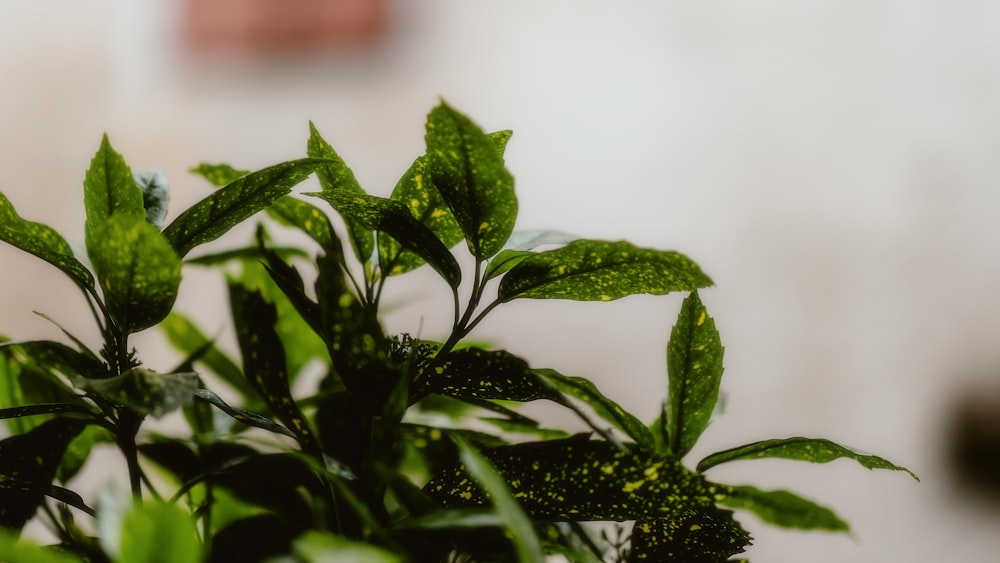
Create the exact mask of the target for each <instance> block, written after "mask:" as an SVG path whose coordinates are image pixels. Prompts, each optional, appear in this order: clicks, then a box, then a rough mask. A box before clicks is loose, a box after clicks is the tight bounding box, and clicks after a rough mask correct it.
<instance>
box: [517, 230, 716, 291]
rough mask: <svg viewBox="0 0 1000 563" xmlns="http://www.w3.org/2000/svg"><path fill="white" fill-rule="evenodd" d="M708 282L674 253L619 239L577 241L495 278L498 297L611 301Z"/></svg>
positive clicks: (541, 253)
mask: <svg viewBox="0 0 1000 563" xmlns="http://www.w3.org/2000/svg"><path fill="white" fill-rule="evenodd" d="M711 284H712V280H711V279H709V277H708V276H706V275H705V274H704V273H703V272H702V271H701V268H699V267H698V265H697V264H695V263H694V262H692V261H691V260H690V259H689V258H687V257H686V256H684V255H683V254H680V253H679V252H672V251H664V250H651V249H647V248H639V247H637V246H635V245H633V244H631V243H628V242H624V241H619V242H607V241H598V240H578V241H574V242H571V243H569V244H567V245H566V246H564V247H562V248H557V249H555V250H549V251H546V252H539V253H537V254H534V255H533V256H529V257H527V258H525V259H524V260H522V261H521V262H520V263H518V264H517V265H516V266H514V267H513V268H511V270H510V271H509V272H507V275H505V276H504V277H503V279H502V280H500V288H499V297H500V299H501V300H502V301H510V300H512V299H517V298H525V297H530V298H535V299H573V300H577V301H611V300H613V299H620V298H622V297H626V296H628V295H635V294H640V293H648V294H653V295H663V294H666V293H670V292H673V291H691V290H695V289H698V288H701V287H706V286H709V285H711Z"/></svg>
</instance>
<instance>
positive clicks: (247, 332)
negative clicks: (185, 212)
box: [229, 283, 320, 453]
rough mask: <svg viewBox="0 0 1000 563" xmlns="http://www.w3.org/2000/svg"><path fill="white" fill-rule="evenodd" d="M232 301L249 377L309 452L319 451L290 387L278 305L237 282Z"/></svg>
mask: <svg viewBox="0 0 1000 563" xmlns="http://www.w3.org/2000/svg"><path fill="white" fill-rule="evenodd" d="M229 303H230V307H231V309H232V313H233V325H234V326H235V327H236V337H237V340H238V341H239V346H240V353H241V354H242V356H243V372H244V374H245V376H246V378H247V381H249V382H250V385H251V386H253V388H254V390H256V391H257V393H258V394H260V396H261V398H262V399H264V402H265V403H267V406H268V407H270V409H271V412H273V413H274V415H275V416H276V417H277V418H278V420H280V421H281V422H282V423H283V424H284V425H285V426H287V427H288V428H289V430H291V431H292V432H294V433H295V437H296V438H297V439H298V440H299V443H301V444H302V447H303V449H304V450H305V451H306V452H310V453H317V452H319V451H320V448H319V443H318V442H317V441H316V435H315V432H313V430H312V428H311V427H310V426H309V423H308V422H307V421H306V417H305V415H304V414H302V411H301V410H299V407H298V404H297V403H296V402H295V399H294V398H293V397H292V394H291V390H290V389H289V387H288V373H287V367H286V366H287V363H286V359H285V352H284V346H283V345H282V343H281V339H280V338H279V337H278V333H277V332H276V331H275V328H274V327H275V323H276V322H277V320H278V317H277V310H276V309H275V306H274V305H273V304H271V303H268V302H267V301H265V300H264V298H263V296H261V294H260V293H259V292H257V291H250V290H247V289H246V288H244V287H243V286H241V285H239V284H237V283H230V284H229Z"/></svg>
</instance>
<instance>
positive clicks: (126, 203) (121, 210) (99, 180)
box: [83, 135, 146, 277]
mask: <svg viewBox="0 0 1000 563" xmlns="http://www.w3.org/2000/svg"><path fill="white" fill-rule="evenodd" d="M83 203H84V207H85V209H86V211H87V221H86V223H85V225H84V228H85V234H86V237H85V238H86V243H87V253H88V254H89V255H90V258H91V260H94V261H95V262H96V260H95V253H96V252H97V251H99V250H101V247H102V246H104V244H106V242H107V240H106V239H105V229H104V227H105V225H106V224H107V223H108V221H109V220H110V219H111V217H112V216H113V215H123V216H127V217H130V218H138V219H142V220H143V221H144V222H145V220H146V210H145V208H144V207H143V204H142V190H141V189H140V188H139V186H138V185H136V183H135V177H133V176H132V170H130V169H129V167H128V164H126V163H125V159H124V158H123V157H122V155H120V154H118V153H117V152H116V151H115V149H114V148H112V147H111V143H110V142H109V141H108V136H107V135H104V137H103V138H102V139H101V146H100V148H99V149H98V150H97V154H95V155H94V158H93V160H91V161H90V168H88V169H87V173H86V175H85V176H84V179H83ZM98 277H100V274H98Z"/></svg>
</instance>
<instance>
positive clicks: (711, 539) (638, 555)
mask: <svg viewBox="0 0 1000 563" xmlns="http://www.w3.org/2000/svg"><path fill="white" fill-rule="evenodd" d="M748 545H750V534H748V533H747V531H746V530H744V529H743V527H742V526H740V524H739V522H737V521H736V520H734V519H733V513H732V511H729V510H721V509H719V508H716V507H714V506H710V507H705V508H700V509H689V510H680V511H678V512H677V514H674V515H672V516H670V517H669V518H656V519H642V520H637V521H636V523H635V526H634V527H633V528H632V541H631V543H630V546H629V547H630V549H629V555H628V559H627V560H626V561H627V563H636V562H649V563H654V562H660V561H685V562H691V563H724V562H727V561H730V559H729V558H730V557H731V556H733V555H735V554H737V553H742V552H743V551H745V548H746V546H748Z"/></svg>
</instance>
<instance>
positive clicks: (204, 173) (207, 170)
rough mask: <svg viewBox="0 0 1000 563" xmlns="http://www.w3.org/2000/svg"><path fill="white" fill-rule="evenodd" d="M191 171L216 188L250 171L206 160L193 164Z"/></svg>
mask: <svg viewBox="0 0 1000 563" xmlns="http://www.w3.org/2000/svg"><path fill="white" fill-rule="evenodd" d="M191 172H193V173H195V174H197V175H199V176H201V177H202V178H204V179H206V180H208V183H210V184H212V185H213V186H215V187H217V188H221V187H222V186H225V185H226V184H228V183H230V182H233V181H235V180H236V179H237V178H240V177H241V176H246V175H247V174H249V173H250V171H249V170H239V169H237V168H233V167H232V166H230V165H228V164H210V163H207V162H203V163H201V164H199V165H198V166H195V167H194V168H192V169H191Z"/></svg>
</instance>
